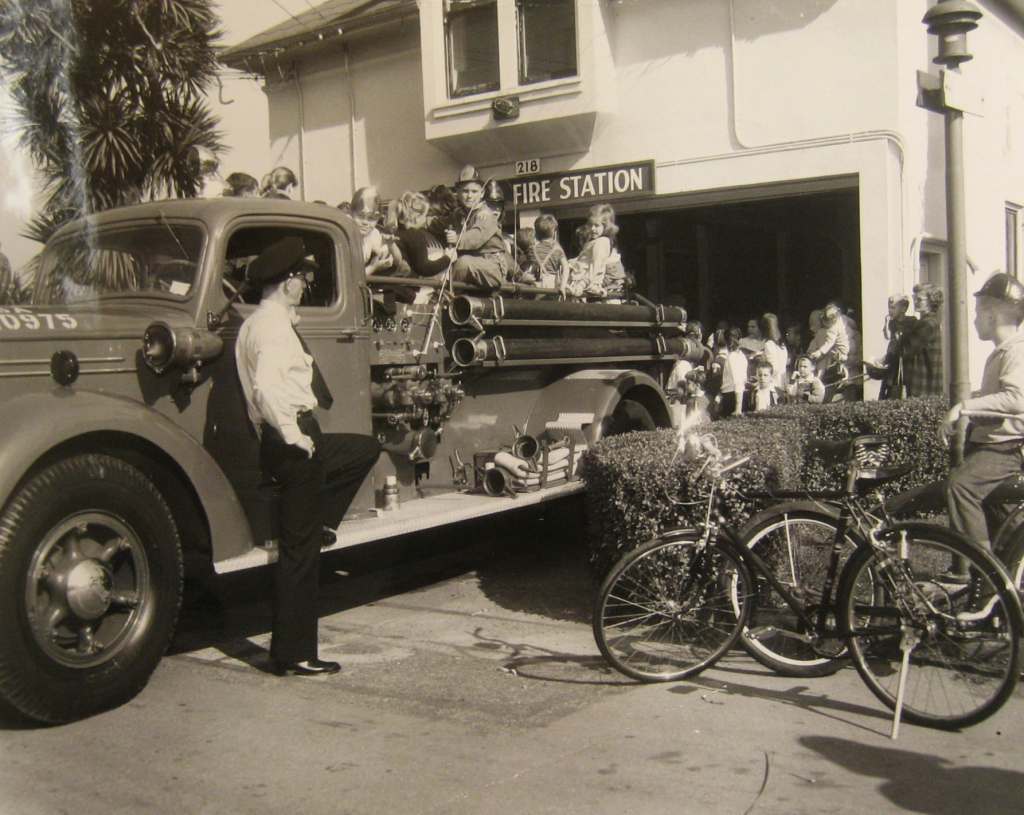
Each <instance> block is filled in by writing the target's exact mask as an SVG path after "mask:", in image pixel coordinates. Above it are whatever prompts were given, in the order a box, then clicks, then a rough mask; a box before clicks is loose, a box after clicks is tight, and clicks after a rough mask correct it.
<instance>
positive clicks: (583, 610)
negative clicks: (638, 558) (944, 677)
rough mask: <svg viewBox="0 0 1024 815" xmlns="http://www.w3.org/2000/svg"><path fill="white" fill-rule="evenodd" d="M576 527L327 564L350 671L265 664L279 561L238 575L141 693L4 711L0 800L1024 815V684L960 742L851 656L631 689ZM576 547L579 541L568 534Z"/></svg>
mask: <svg viewBox="0 0 1024 815" xmlns="http://www.w3.org/2000/svg"><path fill="white" fill-rule="evenodd" d="M565 528H566V525H565V524H548V525H546V524H545V523H544V522H541V521H531V520H530V519H527V518H517V517H516V516H510V517H506V518H505V519H502V520H499V521H494V520H491V521H489V522H487V523H480V524H476V525H471V526H466V527H462V528H460V529H458V530H454V531H452V530H446V531H445V532H444V533H442V534H435V535H432V536H418V537H415V538H410V539H407V540H404V541H399V542H396V543H393V544H386V545H377V546H375V547H363V548H362V549H360V550H358V551H350V552H342V553H337V554H336V555H333V556H331V557H330V558H328V559H326V562H325V564H324V570H323V585H322V615H321V625H320V633H321V640H322V643H321V655H322V656H324V657H326V658H336V659H340V660H341V661H342V662H343V663H344V666H345V669H344V671H343V673H341V674H340V675H337V676H333V677H322V678H321V677H318V678H313V679H307V678H297V677H289V678H278V677H276V676H274V675H273V674H271V673H269V672H268V671H269V658H268V654H267V651H266V648H267V645H268V642H269V633H268V630H269V620H270V617H269V605H268V604H267V603H266V602H265V596H266V594H267V585H268V584H267V581H268V575H267V573H266V572H255V573H246V574H244V575H238V576H234V577H233V578H232V579H230V580H225V581H221V583H220V584H219V586H218V591H219V593H220V596H221V598H222V600H223V604H224V609H223V611H222V612H217V611H216V610H215V609H209V608H195V607H193V608H190V609H188V610H187V611H186V613H185V614H184V616H183V618H182V622H181V625H180V626H179V633H178V635H177V637H176V639H175V642H174V646H173V648H172V653H171V654H170V655H169V656H168V657H166V658H165V659H164V661H163V662H162V663H161V666H160V667H159V668H158V670H157V672H156V674H155V675H154V677H153V679H152V681H151V682H150V684H149V686H148V687H147V688H146V689H145V690H144V691H143V692H142V693H141V694H140V695H139V696H138V697H137V698H136V699H135V700H134V701H132V702H130V703H129V704H127V705H125V706H123V707H121V708H119V709H116V710H113V711H110V712H107V713H104V714H101V715H98V716H94V717H92V718H90V719H88V720H85V721H82V722H78V723H75V724H71V725H66V726H61V727H43V728H40V727H34V726H30V725H27V724H25V723H22V722H18V721H16V720H14V719H10V718H8V719H6V720H0V726H2V727H3V730H2V731H0V752H2V761H0V808H2V812H3V813H11V815H34V814H35V813H40V815H42V814H44V813H45V815H52V814H53V813H75V815H92V813H97V814H98V813H103V815H112V813H122V812H133V813H172V812H173V813H219V814H224V813H278V812H294V813H331V814H332V815H335V814H337V815H342V813H497V814H503V813H517V815H521V814H522V813H548V812H550V813H560V814H561V815H564V814H565V813H587V814H588V815H596V814H597V813H617V814H619V813H645V815H654V814H655V813H688V812H695V813H697V812H700V813H703V812H712V813H718V812H721V813H737V815H745V814H746V813H803V812H806V813H818V812H830V813H854V812H856V813H863V812H876V813H877V812H897V811H906V812H920V813H950V814H952V813H962V812H977V813H989V812H1020V811H1021V810H1022V809H1024V773H1022V772H1020V771H1019V769H1018V766H1019V762H1020V756H1021V754H1022V751H1021V748H1022V746H1024V691H1021V690H1018V692H1017V693H1016V695H1015V697H1014V698H1013V699H1011V701H1010V702H1009V704H1008V705H1007V706H1006V707H1005V708H1004V709H1003V710H1002V711H1001V712H1000V713H999V714H998V715H997V716H996V717H995V718H993V719H990V720H989V721H987V722H984V723H982V724H981V725H978V726H976V727H974V728H971V729H969V730H966V731H963V732H959V733H944V732H938V731H932V730H926V729H923V728H918V727H913V726H909V725H905V726H904V728H903V730H902V732H901V735H900V738H899V740H898V741H896V742H893V741H891V740H890V739H889V738H888V731H889V718H888V714H887V713H886V711H884V710H883V709H882V708H881V706H880V705H879V704H877V703H876V701H875V700H874V697H872V696H871V695H870V693H869V692H868V690H867V689H866V688H865V687H864V686H863V685H862V684H861V682H860V680H859V679H858V677H857V676H856V673H855V672H854V671H853V670H852V668H851V669H846V670H843V671H841V672H840V673H839V674H837V675H835V676H833V677H828V678H823V679H807V680H802V679H801V680H795V679H787V678H783V677H778V676H774V675H772V674H771V673H769V672H768V671H766V670H765V669H763V668H761V667H760V666H759V665H758V664H757V663H755V662H753V661H752V660H751V659H749V658H748V657H747V656H745V655H744V654H742V653H740V652H737V653H735V654H731V655H730V656H729V657H727V658H726V660H725V661H724V662H723V663H722V664H721V665H720V666H718V667H716V668H715V669H713V670H711V671H708V672H706V673H705V674H703V675H702V676H700V677H698V678H697V679H695V680H692V681H686V682H681V683H675V684H662V685H640V684H636V683H633V682H631V681H629V680H627V679H625V678H624V677H622V676H620V675H619V674H617V673H615V672H613V671H611V670H610V669H608V668H607V667H606V666H605V664H604V662H603V660H602V659H601V657H600V655H599V654H598V652H597V648H596V646H595V645H594V642H593V638H592V635H591V632H590V622H589V605H590V600H591V593H592V590H593V588H592V583H591V577H590V574H589V572H588V570H587V566H586V554H585V550H584V547H583V546H582V545H581V544H580V543H579V542H578V540H572V539H570V540H566V535H565ZM569 537H570V538H571V537H572V536H569Z"/></svg>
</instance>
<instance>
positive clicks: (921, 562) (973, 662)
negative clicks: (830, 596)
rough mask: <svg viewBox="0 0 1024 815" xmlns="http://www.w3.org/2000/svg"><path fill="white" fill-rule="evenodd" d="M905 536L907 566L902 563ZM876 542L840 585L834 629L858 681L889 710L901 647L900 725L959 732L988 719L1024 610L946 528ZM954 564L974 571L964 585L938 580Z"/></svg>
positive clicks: (983, 559) (1013, 656) (1015, 671)
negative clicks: (842, 635) (839, 628)
mask: <svg viewBox="0 0 1024 815" xmlns="http://www.w3.org/2000/svg"><path fill="white" fill-rule="evenodd" d="M903 536H906V542H907V544H908V547H907V549H908V554H909V557H908V558H907V559H906V560H902V559H900V558H899V556H898V548H899V541H900V539H901V538H902V537H903ZM882 545H883V551H876V550H874V549H872V548H868V547H864V548H862V549H860V550H858V551H857V553H856V554H855V555H854V556H853V557H852V558H851V559H850V561H849V563H848V564H847V567H846V569H844V571H843V575H842V580H841V583H840V590H839V614H840V616H841V620H840V622H841V624H842V625H843V626H844V630H846V631H848V632H849V643H850V652H851V655H852V656H853V660H854V664H855V665H856V666H857V671H858V672H859V673H860V675H861V678H862V679H863V680H864V682H865V683H866V684H867V686H868V687H869V688H870V689H871V691H872V693H874V694H875V696H877V697H878V698H879V699H880V700H881V701H882V703H883V704H885V705H886V706H888V707H889V708H895V706H896V697H897V692H898V688H899V682H900V671H901V669H902V665H903V656H904V651H905V650H907V651H909V658H908V661H907V668H906V670H907V671H908V674H907V676H906V677H905V691H904V697H903V713H902V715H903V718H904V719H906V720H907V721H908V722H912V723H913V724H919V725H924V726H926V727H936V728H940V729H943V730H955V729H958V728H961V727H967V726H969V725H972V724H976V723H977V722H980V721H982V720H983V719H986V718H988V717H989V716H991V715H992V714H993V713H995V712H996V711H997V710H999V708H1000V707H1001V706H1002V705H1003V703H1004V702H1005V701H1006V700H1007V699H1008V698H1009V696H1010V694H1011V693H1013V689H1014V687H1015V686H1016V684H1017V678H1018V676H1019V673H1020V651H1019V647H1020V646H1019V640H1020V636H1021V612H1020V604H1019V601H1018V600H1017V596H1016V593H1015V592H1014V591H1012V589H1011V587H1010V586H1009V578H1008V577H1007V575H1006V573H1005V572H1004V571H1003V570H1002V568H1001V567H1000V566H999V564H998V563H997V562H996V561H995V560H994V559H993V558H992V556H991V555H989V554H988V553H986V552H984V551H982V550H980V549H979V548H977V547H975V546H972V545H971V544H970V543H968V542H967V541H966V540H964V539H963V538H962V537H961V536H959V535H957V534H956V533H954V532H952V531H950V530H948V529H944V528H942V527H935V526H931V525H928V524H898V525H896V526H895V527H894V529H892V530H891V531H890V532H889V533H885V534H884V536H883V541H882ZM958 557H959V558H963V559H964V560H966V561H967V563H968V564H969V566H970V572H971V576H972V577H971V585H969V586H955V585H951V584H949V583H947V582H943V575H944V574H948V573H949V571H950V570H951V568H952V567H953V565H954V558H958Z"/></svg>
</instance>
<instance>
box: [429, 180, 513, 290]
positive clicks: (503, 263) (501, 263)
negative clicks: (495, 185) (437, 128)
mask: <svg viewBox="0 0 1024 815" xmlns="http://www.w3.org/2000/svg"><path fill="white" fill-rule="evenodd" d="M455 193H456V195H457V196H458V199H459V205H460V207H461V208H462V210H463V224H464V226H463V229H462V234H461V235H460V234H459V233H458V232H456V230H455V229H453V228H449V229H447V230H446V231H445V238H446V239H447V241H448V245H449V246H454V247H455V248H456V249H457V250H458V253H459V257H458V258H457V259H456V261H455V263H454V264H453V265H452V280H455V281H458V282H460V283H469V284H472V285H474V286H479V287H480V288H484V289H496V288H498V287H499V286H501V285H502V284H503V283H504V282H505V281H506V280H507V279H508V275H509V271H510V270H511V269H512V266H513V260H512V256H511V255H510V254H509V253H508V249H507V246H506V244H505V238H504V236H503V235H502V232H501V223H500V222H499V220H498V216H497V214H496V213H495V212H494V210H492V209H491V208H490V207H488V206H486V205H485V204H484V203H483V194H484V184H483V181H481V179H480V175H479V174H478V173H477V171H476V168H475V167H473V166H472V165H469V164H467V165H466V166H465V167H463V168H462V172H460V173H459V178H458V180H457V181H456V182H455Z"/></svg>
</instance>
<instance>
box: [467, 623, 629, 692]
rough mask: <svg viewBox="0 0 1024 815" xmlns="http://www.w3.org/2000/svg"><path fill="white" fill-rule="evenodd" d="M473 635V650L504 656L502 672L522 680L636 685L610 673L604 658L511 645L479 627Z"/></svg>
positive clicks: (576, 683)
mask: <svg viewBox="0 0 1024 815" xmlns="http://www.w3.org/2000/svg"><path fill="white" fill-rule="evenodd" d="M473 636H474V637H475V638H476V640H477V642H476V647H477V648H483V649H488V650H493V651H500V652H502V654H503V655H504V656H506V660H505V661H504V662H503V664H502V666H501V669H502V670H503V671H506V672H508V673H512V674H515V675H516V676H519V677H522V678H524V679H537V680H540V681H543V682H563V683H565V684H569V685H636V684H638V683H636V682H635V681H633V680H631V679H627V678H626V677H624V676H622V675H621V674H619V673H616V672H615V671H613V670H612V669H611V668H610V667H609V666H608V663H607V662H605V660H604V657H602V656H599V655H594V654H569V653H565V652H562V651H554V650H551V649H550V648H544V647H543V646H540V645H533V644H531V643H528V642H511V641H509V640H504V639H501V638H500V637H489V636H487V635H485V634H484V633H483V629H481V628H477V629H476V630H475V631H473ZM581 669H582V671H581ZM581 673H582V674H583V675H582V676H581Z"/></svg>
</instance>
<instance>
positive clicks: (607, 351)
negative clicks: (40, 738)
mask: <svg viewBox="0 0 1024 815" xmlns="http://www.w3.org/2000/svg"><path fill="white" fill-rule="evenodd" d="M285 236H299V237H301V238H302V239H303V241H304V242H305V246H306V247H307V249H308V252H309V254H308V257H307V260H306V262H307V263H308V264H309V267H310V269H312V270H314V271H315V283H314V284H313V285H312V286H311V287H310V289H309V292H308V293H307V301H306V302H304V303H303V304H302V305H301V306H300V307H299V309H298V311H299V314H300V317H301V321H300V323H299V330H300V333H301V335H302V336H303V338H304V339H305V341H306V342H307V344H308V346H309V347H310V349H311V351H312V353H313V355H314V357H315V358H316V359H317V361H318V363H319V365H320V367H321V369H322V371H323V374H324V377H325V379H326V381H327V384H328V386H329V387H330V388H331V391H332V393H333V396H334V401H333V405H332V406H331V408H330V410H328V411H320V415H319V416H318V418H319V420H320V423H321V425H322V427H323V428H324V430H325V431H327V432H332V431H333V432H341V431H345V432H360V433H373V434H375V435H376V436H377V437H378V438H379V439H380V441H381V443H382V445H383V447H384V450H385V453H384V454H382V455H381V457H380V459H379V461H378V464H377V466H376V469H375V470H374V471H373V473H372V474H371V475H370V477H368V479H367V480H366V482H365V484H364V485H363V486H362V488H361V491H360V493H359V495H358V496H357V498H356V500H355V502H354V503H353V505H352V507H351V509H350V511H349V513H348V515H347V516H346V520H345V521H343V522H342V524H341V526H340V528H339V529H338V532H337V540H336V542H335V543H334V544H333V545H332V547H331V548H338V547H346V546H353V545H356V544H363V543H369V542H372V541H376V540H381V539H384V538H388V537H392V536H395V535H400V534H404V533H408V532H412V531H415V530H421V529H425V528H429V527H437V526H441V525H446V524H452V523H456V522H459V521H462V520H466V519H470V518H477V517H482V516H485V515H489V514H492V513H499V512H503V511H506V510H509V509H512V508H515V507H522V506H528V505H531V504H537V505H539V504H541V503H544V502H549V501H552V500H555V499H559V498H563V497H565V496H568V495H572V494H573V493H576V492H578V491H579V490H580V489H581V486H580V484H579V482H578V481H575V480H572V479H571V478H567V477H566V476H571V473H570V472H569V471H568V470H567V469H566V468H564V467H563V469H562V470H561V471H559V474H560V475H561V476H563V477H562V478H561V479H560V480H559V479H551V480H550V482H546V483H540V482H543V481H544V479H539V480H537V479H535V480H534V482H530V483H532V484H533V487H534V488H532V489H529V490H527V491H524V492H521V493H518V494H514V496H515V497H513V495H509V494H506V492H507V491H508V489H509V488H508V485H502V484H501V482H500V479H499V481H498V485H497V486H496V487H493V488H492V489H490V490H489V491H490V492H491V493H494V494H486V492H480V491H479V490H478V489H477V488H478V487H479V486H480V484H481V483H482V482H483V483H486V482H487V479H486V478H483V479H482V478H481V474H482V471H483V472H484V473H486V470H487V468H488V466H489V464H488V461H489V460H490V459H491V458H492V457H493V456H494V454H495V452H496V451H501V450H503V449H505V448H507V447H509V446H510V445H511V444H512V442H513V441H514V440H516V439H517V438H518V439H520V443H522V441H523V440H524V439H525V440H526V441H527V442H530V444H533V443H536V446H540V447H543V446H544V445H545V442H546V441H550V442H552V443H553V444H554V443H555V442H556V441H558V440H561V441H562V443H563V444H564V443H565V441H566V440H569V441H570V446H571V447H572V449H573V452H574V454H578V452H579V451H580V450H581V449H582V448H583V446H585V445H591V444H593V443H595V442H597V441H598V440H599V439H600V438H601V437H602V436H604V435H608V434H611V433H618V432H623V431H626V430H630V429H637V428H640V429H646V428H654V427H663V426H668V425H669V424H670V421H671V420H670V411H669V406H668V404H667V403H666V400H665V397H664V394H663V389H662V386H663V384H664V377H665V375H666V373H667V371H668V370H669V369H670V368H671V365H672V363H673V361H674V360H676V359H678V358H679V357H680V356H688V357H691V358H693V357H696V356H697V355H698V354H699V348H697V347H695V346H694V345H693V344H692V343H690V342H689V341H687V340H686V339H684V338H683V336H682V329H683V323H684V320H685V314H684V313H683V312H682V310H681V309H678V308H667V307H666V308H662V307H658V306H654V305H651V304H647V305H636V304H629V305H612V304H597V303H594V304H589V303H569V302H562V301H559V300H557V299H556V298H551V299H541V298H538V296H537V292H531V293H530V294H529V295H528V296H517V294H519V295H521V294H522V293H521V292H518V293H517V292H516V291H515V290H514V287H509V288H508V289H507V290H502V291H499V292H487V293H479V292H478V293H474V292H466V291H460V289H459V287H458V286H455V287H454V289H452V288H451V287H450V286H449V288H448V290H447V291H444V292H440V293H438V292H434V296H433V297H430V296H427V297H423V296H420V297H415V298H414V297H411V296H410V295H411V294H415V293H416V292H417V290H418V289H419V288H420V287H419V285H410V282H411V281H409V280H390V281H389V280H385V281H383V282H374V283H373V285H372V286H371V285H370V284H368V282H367V279H366V277H365V275H364V273H363V271H362V250H361V238H360V235H359V232H358V229H357V228H356V227H355V225H354V223H353V222H352V221H351V220H349V219H348V218H347V217H346V216H344V215H343V214H341V213H340V212H339V211H338V210H336V209H333V208H330V207H327V206H322V205H316V204H308V205H307V204H300V203H294V202H290V201H262V200H255V201H254V200H251V199H219V200H207V201H165V202H154V203H149V204H141V205H138V206H133V207H127V208H122V209H117V210H112V211H109V212H104V213H102V214H98V215H95V216H91V217H89V218H87V219H84V220H81V221H77V222H74V223H71V224H69V225H67V226H65V227H64V228H62V229H61V230H60V231H59V232H58V233H57V234H56V235H55V236H54V238H53V239H52V240H51V241H50V242H49V243H48V244H47V246H46V248H45V251H44V252H43V254H42V256H41V262H40V265H39V268H38V271H37V274H36V277H35V289H34V295H33V302H32V305H29V306H24V307H13V306H9V307H5V308H0V426H2V427H3V428H4V429H5V430H4V441H3V444H2V445H0V506H2V511H0V700H2V702H3V703H7V704H8V705H11V706H13V707H14V708H15V709H17V710H19V711H21V713H23V714H25V715H27V716H29V717H32V718H35V719H38V720H42V721H50V722H60V721H67V720H70V719H74V718H77V717H81V716H83V715H87V714H89V713H92V712H95V711H97V710H101V709H104V708H108V707H110V706H112V705H116V704H119V703H121V702H123V701H125V700H127V699H129V698H131V696H133V695H134V694H135V693H137V692H138V691H139V690H140V689H141V688H142V687H143V686H144V684H145V683H146V681H147V679H148V678H149V676H150V674H151V673H152V671H153V670H154V669H155V667H156V665H157V664H158V662H159V660H160V658H161V656H162V655H163V653H164V651H165V649H166V648H167V645H168V643H169V641H170V638H171V636H172V633H173V631H174V627H175V623H176V620H177V615H178V611H179V607H180V604H181V592H182V581H183V575H184V574H185V572H186V570H187V569H188V568H193V567H194V568H197V569H202V568H204V566H205V568H207V569H209V568H211V566H212V569H213V570H215V571H216V572H217V573H224V572H230V571H234V570H239V569H244V568H249V567H256V566H260V565H265V564H268V563H271V562H273V560H274V558H275V543H274V542H275V538H276V531H275V512H274V508H275V488H274V485H273V484H272V483H268V482H267V480H266V479H265V477H264V476H263V474H262V472H261V470H260V467H259V457H258V440H257V438H256V436H255V433H254V431H253V429H252V427H251V426H250V423H249V421H248V419H247V416H246V410H245V402H244V398H243V396H242V391H241V387H240V385H239V382H238V379H237V373H236V370H235V356H234V347H233V344H234V342H235V340H236V338H237V336H238V330H239V326H240V325H241V323H242V321H243V320H244V319H245V317H246V316H247V315H248V314H250V313H251V312H252V310H253V309H254V308H255V305H256V303H257V302H258V299H259V292H254V291H250V290H249V288H248V287H247V286H246V284H245V270H246V266H247V264H248V263H249V262H250V261H251V260H252V259H253V258H254V257H256V256H257V255H258V254H259V253H260V252H261V250H262V249H263V248H264V247H266V246H268V245H269V244H271V243H273V242H274V241H276V240H279V239H280V238H282V237H285ZM424 285H428V286H430V285H432V286H437V285H438V284H437V283H435V282H427V283H425V284H424ZM428 295H429V293H428ZM420 300H422V301H424V302H421V303H418V302H416V301H420ZM410 301H412V302H410ZM527 446H529V444H528V445H527ZM519 452H521V453H523V455H524V456H529V455H530V454H532V453H534V452H535V450H528V451H526V452H523V451H522V450H519ZM389 476H390V477H392V478H389ZM385 482H388V485H389V487H391V485H393V484H395V483H396V482H397V488H398V498H399V504H400V505H399V507H398V508H397V509H393V508H389V509H383V508H382V507H383V503H384V498H383V492H384V485H385ZM556 482H557V483H556ZM523 483H527V482H526V481H524V482H523ZM389 492H392V493H393V487H392V488H391V489H390V490H389ZM387 503H388V505H389V507H393V504H394V501H393V498H392V496H391V495H389V496H388V501H387Z"/></svg>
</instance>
